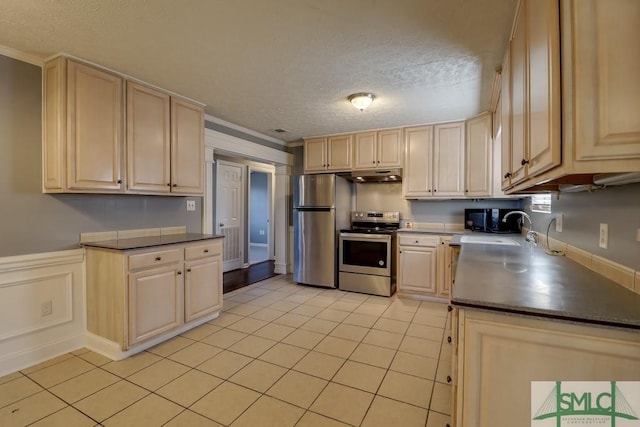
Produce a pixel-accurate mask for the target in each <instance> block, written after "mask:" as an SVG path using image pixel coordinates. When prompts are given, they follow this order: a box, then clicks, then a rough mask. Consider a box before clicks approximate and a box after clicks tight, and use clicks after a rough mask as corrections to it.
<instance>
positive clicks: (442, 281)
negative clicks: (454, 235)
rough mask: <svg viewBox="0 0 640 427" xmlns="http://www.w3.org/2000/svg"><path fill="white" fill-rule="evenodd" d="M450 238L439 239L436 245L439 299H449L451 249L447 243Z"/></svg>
mask: <svg viewBox="0 0 640 427" xmlns="http://www.w3.org/2000/svg"><path fill="white" fill-rule="evenodd" d="M450 241H451V236H442V237H440V242H439V245H438V252H437V254H438V263H437V264H438V271H437V273H438V274H437V277H438V286H437V289H438V295H439V296H441V297H446V298H449V294H450V292H451V279H452V277H451V261H452V259H451V247H450V246H449V242H450Z"/></svg>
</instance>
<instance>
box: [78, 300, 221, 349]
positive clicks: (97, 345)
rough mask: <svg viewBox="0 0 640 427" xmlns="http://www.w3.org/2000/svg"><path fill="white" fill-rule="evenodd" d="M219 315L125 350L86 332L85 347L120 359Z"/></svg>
mask: <svg viewBox="0 0 640 427" xmlns="http://www.w3.org/2000/svg"><path fill="white" fill-rule="evenodd" d="M219 315H220V312H216V313H212V314H209V315H207V316H205V317H203V318H201V319H198V320H195V321H193V322H191V323H189V324H188V325H183V326H181V327H179V328H178V329H174V330H173V331H170V332H167V333H165V334H162V335H159V336H157V337H155V338H153V339H150V340H148V341H145V342H142V343H139V344H136V345H135V346H133V347H131V348H130V349H129V350H126V351H123V350H122V348H121V347H120V345H119V344H118V343H116V342H113V341H111V340H108V339H106V338H103V337H101V336H98V335H95V334H93V333H91V332H87V334H86V337H87V339H86V343H85V347H87V348H88V349H89V350H91V351H94V352H96V353H98V354H101V355H103V356H105V357H108V358H109V359H111V360H122V359H125V358H127V357H129V356H132V355H134V354H136V353H140V352H141V351H144V350H146V349H148V348H151V347H153V346H154V345H158V344H160V343H161V342H163V341H166V340H168V339H170V338H173V337H175V336H177V335H180V334H182V333H184V332H186V331H188V330H189V329H193V328H195V327H196V326H200V325H202V324H203V323H206V322H210V321H211V320H213V319H215V318H216V317H218V316H219Z"/></svg>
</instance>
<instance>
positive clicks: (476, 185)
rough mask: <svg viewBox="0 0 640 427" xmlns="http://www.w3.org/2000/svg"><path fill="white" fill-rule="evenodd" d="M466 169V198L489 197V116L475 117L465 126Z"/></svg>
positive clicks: (491, 176)
mask: <svg viewBox="0 0 640 427" xmlns="http://www.w3.org/2000/svg"><path fill="white" fill-rule="evenodd" d="M466 128H467V129H466V130H467V135H466V144H465V145H466V152H465V156H466V159H467V162H466V163H467V167H466V168H465V169H466V173H465V190H464V194H465V196H467V197H481V196H490V195H491V183H492V178H493V173H492V169H491V157H492V148H493V146H492V144H491V114H488V113H487V114H484V115H482V116H478V117H475V118H473V119H471V120H469V121H467V124H466Z"/></svg>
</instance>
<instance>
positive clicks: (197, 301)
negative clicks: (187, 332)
mask: <svg viewBox="0 0 640 427" xmlns="http://www.w3.org/2000/svg"><path fill="white" fill-rule="evenodd" d="M86 257H87V262H86V265H87V267H86V268H87V283H86V285H87V329H88V331H89V332H91V333H92V334H95V335H97V336H99V337H102V338H104V339H106V340H109V341H112V342H114V343H116V344H118V345H119V346H120V348H121V349H122V351H128V350H131V349H132V348H133V349H135V348H136V347H138V346H139V345H143V344H144V342H145V341H148V340H150V339H152V338H157V337H161V336H163V335H165V334H169V335H170V333H171V332H172V331H175V330H178V331H180V330H183V329H184V328H188V326H189V323H193V324H194V326H195V324H197V323H198V320H199V319H203V318H206V317H207V316H210V315H214V314H215V313H216V312H219V311H220V310H221V309H222V268H221V265H222V239H212V240H206V241H199V242H193V243H185V244H175V245H168V246H155V247H151V248H146V249H136V250H128V251H119V250H110V249H102V248H96V247H87V248H86Z"/></svg>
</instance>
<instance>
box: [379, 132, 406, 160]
mask: <svg viewBox="0 0 640 427" xmlns="http://www.w3.org/2000/svg"><path fill="white" fill-rule="evenodd" d="M377 149H378V152H377V164H376V166H377V167H379V168H400V167H402V129H390V130H383V131H380V132H378V144H377Z"/></svg>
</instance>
